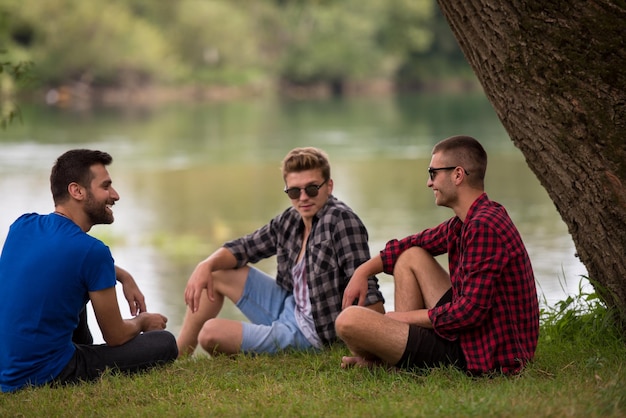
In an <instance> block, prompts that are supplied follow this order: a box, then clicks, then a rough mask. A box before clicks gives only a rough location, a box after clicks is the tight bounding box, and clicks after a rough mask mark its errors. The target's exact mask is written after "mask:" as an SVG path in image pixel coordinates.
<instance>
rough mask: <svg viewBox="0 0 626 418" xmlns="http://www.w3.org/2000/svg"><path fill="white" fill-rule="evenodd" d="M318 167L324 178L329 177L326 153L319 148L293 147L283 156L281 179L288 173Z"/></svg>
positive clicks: (327, 178) (328, 163)
mask: <svg viewBox="0 0 626 418" xmlns="http://www.w3.org/2000/svg"><path fill="white" fill-rule="evenodd" d="M315 169H320V170H321V171H322V177H324V180H325V181H326V180H329V179H330V162H329V161H328V155H326V153H325V152H324V151H322V150H321V149H319V148H314V147H304V148H294V149H292V150H291V151H289V153H288V154H287V155H286V156H285V158H284V159H283V164H282V172H283V179H285V178H286V177H287V174H289V173H297V172H300V171H306V170H315Z"/></svg>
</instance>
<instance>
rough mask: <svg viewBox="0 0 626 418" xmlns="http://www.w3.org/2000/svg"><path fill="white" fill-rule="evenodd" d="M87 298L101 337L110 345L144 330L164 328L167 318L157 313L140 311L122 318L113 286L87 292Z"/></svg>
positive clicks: (129, 338)
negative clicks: (129, 317)
mask: <svg viewBox="0 0 626 418" xmlns="http://www.w3.org/2000/svg"><path fill="white" fill-rule="evenodd" d="M89 298H90V299H91V305H92V306H93V310H94V313H95V315H96V320H97V321H98V326H99V327H100V331H101V332H102V337H103V338H104V341H105V342H106V343H107V344H108V345H110V346H117V345H121V344H124V343H125V342H127V341H129V340H131V339H133V338H134V337H135V336H137V335H138V334H139V333H141V332H144V331H154V330H162V329H165V324H166V323H167V318H166V317H164V316H163V315H161V314H158V313H147V312H141V313H140V314H139V315H138V316H136V317H134V318H132V319H122V315H121V314H120V308H119V305H118V303H117V295H116V293H115V287H108V288H106V289H103V290H98V291H95V292H89Z"/></svg>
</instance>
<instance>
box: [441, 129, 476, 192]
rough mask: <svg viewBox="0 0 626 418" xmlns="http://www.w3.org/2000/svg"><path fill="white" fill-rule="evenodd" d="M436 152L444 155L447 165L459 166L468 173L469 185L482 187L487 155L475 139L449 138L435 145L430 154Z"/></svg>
mask: <svg viewBox="0 0 626 418" xmlns="http://www.w3.org/2000/svg"><path fill="white" fill-rule="evenodd" d="M437 152H441V153H443V154H444V159H445V161H446V164H447V165H457V166H461V167H463V168H464V169H465V170H466V171H467V172H468V173H470V176H469V178H470V180H469V182H470V184H472V185H474V186H481V187H482V186H483V185H484V181H485V173H486V172H487V153H486V152H485V149H484V148H483V146H482V145H480V142H478V141H477V140H476V139H474V138H472V137H471V136H465V135H456V136H451V137H450V138H446V139H444V140H442V141H440V142H438V143H437V144H435V146H434V147H433V152H432V153H433V154H435V153H437Z"/></svg>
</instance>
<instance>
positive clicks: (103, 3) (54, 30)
mask: <svg viewBox="0 0 626 418" xmlns="http://www.w3.org/2000/svg"><path fill="white" fill-rule="evenodd" d="M0 13H6V15H7V16H8V23H7V24H6V25H5V27H4V28H3V29H1V30H0V32H3V33H2V34H0V36H2V37H3V39H4V40H5V45H4V46H5V49H6V53H5V54H3V55H4V56H5V58H6V60H5V61H6V62H13V63H15V62H23V61H30V62H34V63H36V66H35V67H34V68H32V69H31V70H32V71H33V76H34V79H35V80H36V83H35V87H54V86H60V85H66V84H72V83H84V84H86V85H89V86H121V87H137V86H143V85H149V84H169V85H174V86H175V85H183V84H200V85H226V86H233V85H234V86H241V85H251V84H255V83H290V84H295V85H310V84H319V83H327V84H330V85H331V86H333V87H336V88H337V89H341V87H342V86H343V85H344V84H345V83H348V82H359V81H367V80H374V79H376V80H386V81H391V82H396V83H402V84H406V85H411V84H417V83H424V82H428V81H429V80H431V79H440V78H441V77H442V76H445V77H455V78H458V77H460V76H461V77H467V76H468V75H470V76H471V70H470V69H469V66H468V65H467V64H466V62H465V60H464V59H463V56H462V54H461V52H460V50H459V48H458V47H457V45H456V41H455V40H454V38H453V36H452V33H451V31H450V30H449V28H448V27H447V23H446V22H445V20H444V19H443V17H442V16H441V14H440V13H439V11H438V7H437V5H436V1H435V0H336V1H329V0H256V1H248V0H177V1H154V0H89V1H84V0H45V1H41V0H0ZM444 68H445V70H444Z"/></svg>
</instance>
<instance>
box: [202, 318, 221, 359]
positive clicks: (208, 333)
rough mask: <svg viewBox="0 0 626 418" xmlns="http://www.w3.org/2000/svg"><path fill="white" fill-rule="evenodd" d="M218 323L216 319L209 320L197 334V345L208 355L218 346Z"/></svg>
mask: <svg viewBox="0 0 626 418" xmlns="http://www.w3.org/2000/svg"><path fill="white" fill-rule="evenodd" d="M218 322H219V320H217V319H209V320H208V321H206V322H205V323H204V325H203V326H202V329H201V330H200V333H198V344H200V346H201V347H202V348H204V349H205V350H206V351H208V352H209V353H211V352H213V351H214V350H215V348H216V347H217V346H218V344H219V341H218V340H217V338H218V335H219V332H218Z"/></svg>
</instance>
